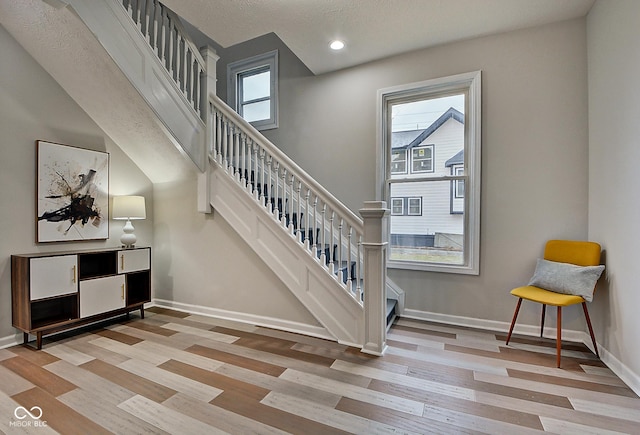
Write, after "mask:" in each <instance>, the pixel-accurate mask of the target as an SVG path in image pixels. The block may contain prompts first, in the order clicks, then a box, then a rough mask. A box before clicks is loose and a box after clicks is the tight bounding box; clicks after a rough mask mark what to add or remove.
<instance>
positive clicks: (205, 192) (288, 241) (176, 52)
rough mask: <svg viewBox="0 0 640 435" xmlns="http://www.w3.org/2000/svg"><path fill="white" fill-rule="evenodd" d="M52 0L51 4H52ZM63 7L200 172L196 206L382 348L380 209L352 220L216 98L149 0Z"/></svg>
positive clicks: (201, 61)
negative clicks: (221, 221)
mask: <svg viewBox="0 0 640 435" xmlns="http://www.w3.org/2000/svg"><path fill="white" fill-rule="evenodd" d="M51 1H54V0H51ZM55 2H59V3H61V4H63V5H64V6H65V7H66V5H68V6H69V7H71V8H73V10H74V11H75V13H77V15H78V16H79V17H80V19H81V20H82V21H83V22H84V23H85V24H86V25H87V27H88V28H89V29H91V31H92V32H93V34H94V35H95V36H96V38H97V39H98V41H99V42H100V43H101V44H102V46H103V47H104V48H105V50H106V51H107V52H108V53H109V55H110V56H111V57H112V58H113V60H114V62H115V63H116V64H117V65H118V67H119V68H120V69H121V70H122V71H123V73H124V74H125V75H126V76H127V78H128V79H129V80H130V81H131V83H132V84H133V85H134V86H135V88H136V89H137V90H138V92H139V93H140V95H141V96H142V97H143V98H144V99H145V101H146V102H147V104H148V105H149V106H150V107H151V108H152V109H153V111H154V113H155V114H156V116H157V118H158V120H159V122H160V123H161V125H162V126H163V130H164V131H165V133H166V134H167V136H168V137H170V139H171V140H172V141H173V142H174V143H175V144H176V146H178V147H180V149H181V150H182V152H183V155H185V156H187V157H188V158H189V160H190V161H191V162H192V163H193V164H194V165H195V167H196V168H198V170H199V171H200V172H201V175H200V176H199V182H198V189H199V192H198V200H199V204H198V208H199V210H200V211H203V212H209V211H210V210H211V207H212V208H213V210H214V212H215V213H219V214H220V215H221V216H222V217H223V218H224V219H225V220H226V221H228V222H229V224H230V225H231V226H232V227H233V228H234V229H235V231H236V232H237V233H238V234H239V235H240V236H241V238H243V239H244V240H245V242H246V243H247V245H248V246H250V247H251V248H252V249H253V250H254V251H255V252H256V253H257V254H258V255H259V256H260V258H261V259H262V260H263V261H264V262H265V264H267V265H268V266H269V267H270V268H271V269H272V270H273V271H274V272H275V273H276V274H277V275H278V276H279V277H280V279H281V281H282V282H283V283H284V285H286V286H287V288H288V289H289V290H290V291H291V292H292V293H293V294H294V295H295V296H296V297H297V298H298V300H300V302H301V303H302V304H303V305H304V306H305V307H306V308H307V309H308V310H309V312H310V313H312V314H313V315H314V316H315V317H316V318H317V319H318V321H319V322H320V323H321V324H322V325H323V326H324V327H325V329H326V330H327V331H328V332H329V333H330V334H331V335H333V336H334V337H335V339H336V340H337V341H338V342H340V343H344V344H348V345H352V346H356V347H360V348H362V350H363V352H366V353H371V354H376V355H379V354H382V353H383V352H384V349H385V347H386V344H385V341H386V329H387V326H388V324H389V323H390V322H392V321H393V318H394V316H395V311H396V307H397V303H396V300H395V299H387V297H386V294H387V292H389V294H395V295H396V297H397V296H398V295H399V294H400V292H401V290H400V291H399V290H398V289H397V288H396V287H394V286H390V285H389V284H388V283H387V279H386V246H387V243H386V240H385V238H386V233H387V231H386V223H385V222H386V217H385V216H386V213H387V210H386V206H385V204H384V203H381V202H375V201H372V202H365V205H364V207H363V208H362V209H361V210H360V211H359V212H360V215H361V217H360V216H357V215H356V214H354V213H353V212H352V211H351V210H350V209H348V208H347V207H346V206H344V205H343V204H342V203H341V202H340V201H338V200H337V199H336V198H335V197H334V196H333V195H332V194H331V193H330V192H328V191H327V190H326V189H325V188H324V187H322V186H321V185H320V184H319V183H317V182H316V181H315V180H314V179H313V178H311V177H310V176H309V175H308V174H307V173H306V172H305V171H303V170H302V169H301V168H300V167H299V166H298V165H297V164H296V163H295V162H293V161H292V160H291V159H290V158H289V157H287V156H286V155H285V154H284V153H282V151H280V150H279V149H278V148H277V147H276V146H275V145H273V144H272V143H270V142H269V141H268V140H267V139H266V138H265V137H264V136H262V135H261V134H260V133H259V132H258V131H257V130H255V129H254V128H253V127H252V126H251V125H250V124H248V123H247V122H246V121H244V119H242V118H241V117H240V116H238V114H237V113H236V112H234V111H233V110H232V109H231V108H230V107H228V106H227V105H226V104H225V103H224V102H223V101H222V100H220V99H219V98H218V97H217V96H215V92H214V90H215V60H216V59H217V57H216V56H215V54H213V53H211V52H209V51H206V50H205V51H204V52H203V54H201V53H200V52H199V50H198V49H197V48H196V47H195V46H194V45H193V43H192V42H191V41H190V39H189V38H188V36H187V35H186V34H185V33H184V31H183V29H182V26H181V25H180V20H179V18H178V17H176V16H175V15H174V14H173V13H172V12H171V11H169V10H168V9H166V8H165V7H164V6H162V5H161V4H160V3H159V2H158V1H157V0H146V1H144V0H121V1H119V0H55Z"/></svg>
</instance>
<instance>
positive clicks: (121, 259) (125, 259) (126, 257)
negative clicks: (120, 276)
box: [118, 248, 151, 273]
mask: <svg viewBox="0 0 640 435" xmlns="http://www.w3.org/2000/svg"><path fill="white" fill-rule="evenodd" d="M150 252H151V251H150V249H149V248H144V249H131V250H126V251H118V273H127V272H135V271H138V270H148V269H150V268H151V258H150V257H151V255H150Z"/></svg>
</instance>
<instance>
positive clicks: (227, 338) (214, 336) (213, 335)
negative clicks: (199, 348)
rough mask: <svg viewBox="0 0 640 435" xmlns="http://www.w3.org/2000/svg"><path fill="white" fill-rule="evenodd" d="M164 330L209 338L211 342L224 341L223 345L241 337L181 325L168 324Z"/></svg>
mask: <svg viewBox="0 0 640 435" xmlns="http://www.w3.org/2000/svg"><path fill="white" fill-rule="evenodd" d="M163 328H166V329H170V330H172V331H175V332H183V333H186V334H191V335H195V336H196V337H202V338H208V339H209V340H216V341H222V342H223V343H233V342H235V341H236V340H238V338H239V337H236V336H233V335H228V334H221V333H219V332H215V331H210V330H208V329H206V330H205V329H200V328H194V327H193V326H189V325H184V324H180V323H167V324H166V325H164V326H163Z"/></svg>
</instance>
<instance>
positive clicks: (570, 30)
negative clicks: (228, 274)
mask: <svg viewBox="0 0 640 435" xmlns="http://www.w3.org/2000/svg"><path fill="white" fill-rule="evenodd" d="M586 66H587V58H586V24H585V20H584V19H578V20H572V21H568V22H563V23H559V24H554V25H549V26H544V27H538V28H532V29H527V30H523V31H517V32H510V33H504V34H500V35H495V36H490V37H485V38H478V39H473V40H468V41H464V42H460V43H455V44H449V45H445V46H440V47H436V48H431V49H426V50H421V51H416V52H412V53H409V54H404V55H400V56H396V57H392V58H388V59H385V60H382V61H378V62H373V63H369V64H366V65H363V66H359V67H355V68H351V69H346V70H343V71H338V72H335V73H331V74H326V75H321V76H317V77H295V78H291V79H286V78H281V84H282V85H283V86H285V87H286V88H288V89H290V90H291V95H293V96H295V98H294V99H293V100H292V101H290V102H289V106H288V107H287V108H284V107H281V114H280V115H281V119H283V120H284V119H287V120H288V122H289V123H290V124H289V125H288V127H287V128H279V129H278V131H277V132H271V136H270V137H271V138H273V139H272V140H273V142H274V143H275V144H276V145H278V146H279V147H281V148H282V149H283V150H284V151H285V152H286V153H287V154H288V155H289V156H291V157H292V158H293V160H294V161H296V162H297V163H298V164H299V165H300V166H302V167H303V168H304V169H306V170H307V171H308V172H310V173H311V175H312V176H314V177H315V178H316V179H318V180H319V181H320V182H321V183H322V184H323V185H324V186H325V187H327V188H328V190H329V191H331V192H333V193H334V194H335V195H336V196H337V197H338V198H339V199H341V200H342V201H344V202H345V203H346V204H347V205H348V206H349V207H351V208H352V209H353V210H357V209H358V208H360V207H361V206H362V202H363V201H365V200H370V199H374V198H375V196H376V189H375V174H376V152H377V146H378V145H377V144H376V104H377V102H376V92H377V90H378V89H381V88H386V87H390V86H395V85H400V84H406V83H411V82H416V81H422V80H427V79H431V78H437V77H443V76H447V75H452V74H458V73H464V72H470V71H475V70H482V72H483V86H482V92H483V105H482V110H483V113H482V116H483V122H482V147H483V151H482V152H483V155H482V165H483V179H482V212H481V214H482V225H481V273H480V276H463V275H453V274H443V273H427V272H410V271H400V270H390V271H389V276H390V277H391V278H393V279H394V280H395V281H396V283H397V284H399V285H400V286H401V287H402V288H403V289H404V290H405V291H406V298H407V299H406V307H407V308H408V309H410V310H414V312H415V313H437V315H438V316H440V317H442V316H449V320H455V319H456V318H459V317H468V318H475V319H486V320H490V321H498V322H508V321H509V320H510V319H511V315H512V313H513V308H514V306H515V302H516V300H515V298H513V297H511V296H509V295H508V292H509V290H510V289H511V288H513V287H514V286H517V285H520V284H523V283H526V282H527V281H528V279H529V278H530V276H531V275H532V273H533V270H534V267H535V260H536V258H537V257H540V256H541V255H542V250H543V246H544V243H545V241H546V240H547V239H550V238H568V239H584V238H586V237H587V204H588V197H587V186H588V179H587V176H588V152H587V69H586ZM595 303H596V304H597V303H598V301H597V300H596V302H595ZM538 317H539V306H536V305H535V304H531V305H529V304H524V306H523V309H522V312H521V318H520V322H522V323H523V324H533V325H535V324H537V323H538ZM550 317H551V318H550V319H549V321H548V326H554V317H555V313H553V314H550ZM564 317H565V320H564V324H565V326H566V327H567V328H570V329H577V330H582V329H583V327H584V323H583V322H584V321H583V319H582V311H581V310H580V307H577V308H576V307H571V308H569V309H567V310H566V313H565V316H564ZM502 325H503V326H504V323H503V324H502Z"/></svg>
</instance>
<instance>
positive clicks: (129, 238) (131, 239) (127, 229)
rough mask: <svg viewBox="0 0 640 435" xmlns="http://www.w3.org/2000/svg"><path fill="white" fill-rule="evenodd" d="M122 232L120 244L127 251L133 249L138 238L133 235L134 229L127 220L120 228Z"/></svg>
mask: <svg viewBox="0 0 640 435" xmlns="http://www.w3.org/2000/svg"><path fill="white" fill-rule="evenodd" d="M122 231H123V234H122V235H121V236H120V243H122V246H124V247H125V248H127V249H130V248H133V247H134V246H135V243H136V240H138V238H137V237H136V235H135V234H133V231H134V228H133V224H132V223H131V220H130V219H127V223H126V224H124V227H122Z"/></svg>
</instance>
